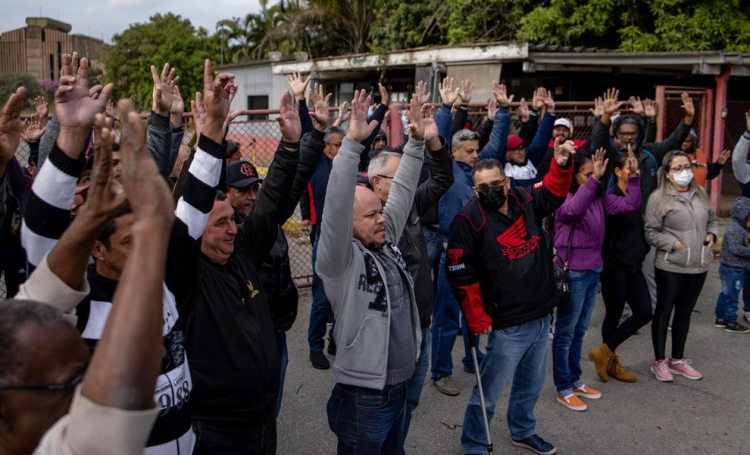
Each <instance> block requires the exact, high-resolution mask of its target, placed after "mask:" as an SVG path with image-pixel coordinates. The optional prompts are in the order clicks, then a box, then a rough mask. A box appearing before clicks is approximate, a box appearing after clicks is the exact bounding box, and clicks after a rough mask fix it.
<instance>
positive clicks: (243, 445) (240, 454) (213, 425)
mask: <svg viewBox="0 0 750 455" xmlns="http://www.w3.org/2000/svg"><path fill="white" fill-rule="evenodd" d="M193 426H194V428H195V430H196V433H197V435H198V441H197V442H196V444H195V450H194V451H193V454H194V455H261V454H262V455H273V454H275V453H276V417H275V416H274V410H273V409H269V410H268V412H267V413H266V415H264V416H262V417H259V418H257V419H254V420H252V421H232V420H196V421H194V422H193Z"/></svg>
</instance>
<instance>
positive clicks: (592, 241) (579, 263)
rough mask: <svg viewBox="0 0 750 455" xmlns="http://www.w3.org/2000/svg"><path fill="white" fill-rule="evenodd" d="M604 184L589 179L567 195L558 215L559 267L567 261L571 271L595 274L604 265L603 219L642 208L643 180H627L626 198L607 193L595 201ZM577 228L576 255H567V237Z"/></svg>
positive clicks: (630, 178) (574, 234)
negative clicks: (589, 271) (593, 271)
mask: <svg viewBox="0 0 750 455" xmlns="http://www.w3.org/2000/svg"><path fill="white" fill-rule="evenodd" d="M599 185H601V183H600V182H599V180H597V179H595V178H593V177H589V178H588V179H587V180H586V181H585V182H584V183H583V185H581V186H580V187H579V188H578V191H577V192H576V193H575V194H574V193H568V197H567V198H566V199H565V202H564V203H563V205H561V206H560V208H559V209H557V211H555V242H554V244H555V249H556V250H557V256H558V257H557V259H556V265H559V266H562V265H563V264H562V263H561V261H565V260H566V259H568V261H569V262H568V268H569V269H570V270H594V269H598V268H599V267H601V266H602V265H603V262H602V243H604V216H605V215H618V214H620V213H625V212H630V211H632V210H637V209H638V208H639V207H640V205H641V186H640V178H639V177H638V176H633V177H629V178H628V187H627V194H626V195H625V196H624V197H623V196H617V195H615V194H610V193H606V192H605V193H604V194H602V195H601V196H599V197H596V190H597V188H599ZM574 224H575V226H576V228H575V232H574V233H573V247H572V249H573V252H572V253H571V254H570V255H569V254H568V236H569V235H570V229H571V227H572V226H573V225H574Z"/></svg>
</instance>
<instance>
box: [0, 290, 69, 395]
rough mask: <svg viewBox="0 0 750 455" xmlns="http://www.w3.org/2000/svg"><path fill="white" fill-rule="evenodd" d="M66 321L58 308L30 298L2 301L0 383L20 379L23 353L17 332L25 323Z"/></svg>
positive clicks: (0, 306) (0, 302)
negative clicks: (19, 345)
mask: <svg viewBox="0 0 750 455" xmlns="http://www.w3.org/2000/svg"><path fill="white" fill-rule="evenodd" d="M62 321H64V319H63V315H62V313H61V312H60V310H58V309H57V308H54V307H52V306H50V305H47V304H44V303H39V302H34V301H30V300H16V299H9V300H3V301H0V383H3V384H9V383H10V384H12V383H14V382H17V381H18V380H19V378H18V375H19V373H20V371H19V370H20V367H21V365H22V364H23V357H22V356H23V353H22V352H19V348H18V343H17V342H18V340H17V339H16V338H17V337H16V334H17V333H18V330H19V329H21V327H23V326H24V324H29V323H35V324H42V325H48V324H54V323H57V322H62Z"/></svg>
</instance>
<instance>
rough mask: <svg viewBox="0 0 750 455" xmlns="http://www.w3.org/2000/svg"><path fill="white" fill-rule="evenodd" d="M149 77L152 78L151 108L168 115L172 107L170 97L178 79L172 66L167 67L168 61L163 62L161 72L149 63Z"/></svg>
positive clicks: (160, 113)
mask: <svg viewBox="0 0 750 455" xmlns="http://www.w3.org/2000/svg"><path fill="white" fill-rule="evenodd" d="M151 78H152V79H153V80H154V89H153V90H152V92H151V110H153V111H154V112H156V113H157V114H159V115H163V116H165V117H166V116H168V115H169V112H170V109H172V99H173V94H174V86H175V84H177V81H179V80H180V77H179V76H175V74H174V68H172V69H170V68H169V63H165V64H164V66H163V67H162V69H161V74H159V73H157V72H156V67H155V66H153V65H151Z"/></svg>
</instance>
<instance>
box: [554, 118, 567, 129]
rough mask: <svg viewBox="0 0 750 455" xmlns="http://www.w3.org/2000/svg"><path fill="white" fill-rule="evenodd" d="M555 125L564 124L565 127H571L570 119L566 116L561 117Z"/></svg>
mask: <svg viewBox="0 0 750 455" xmlns="http://www.w3.org/2000/svg"><path fill="white" fill-rule="evenodd" d="M554 126H564V127H565V128H567V129H570V120H568V119H566V118H559V119H557V120H555V125H554ZM554 126H553V128H554Z"/></svg>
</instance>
